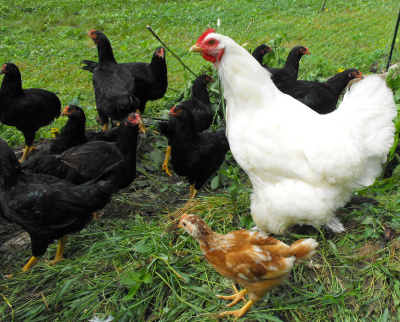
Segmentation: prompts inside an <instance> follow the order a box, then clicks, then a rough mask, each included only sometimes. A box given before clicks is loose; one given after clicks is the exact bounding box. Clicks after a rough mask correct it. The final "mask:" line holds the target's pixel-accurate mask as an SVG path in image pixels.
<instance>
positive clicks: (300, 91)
mask: <svg viewBox="0 0 400 322" xmlns="http://www.w3.org/2000/svg"><path fill="white" fill-rule="evenodd" d="M362 77H363V76H362V73H361V72H360V71H359V70H357V69H346V70H345V71H343V72H341V73H338V74H336V75H335V76H333V77H331V78H329V79H328V80H327V81H326V82H324V83H321V82H315V81H305V80H298V81H286V82H282V83H279V84H277V86H276V87H278V89H279V90H280V91H281V92H283V93H285V94H288V95H290V96H292V97H294V98H295V99H297V100H298V101H300V102H302V103H303V104H305V105H307V106H308V107H309V108H311V109H313V110H314V111H315V112H317V113H319V114H328V113H331V112H333V111H334V110H336V106H337V102H338V100H339V97H340V95H341V94H342V91H343V90H344V88H345V87H346V85H347V84H348V82H349V81H350V80H352V79H354V78H362Z"/></svg>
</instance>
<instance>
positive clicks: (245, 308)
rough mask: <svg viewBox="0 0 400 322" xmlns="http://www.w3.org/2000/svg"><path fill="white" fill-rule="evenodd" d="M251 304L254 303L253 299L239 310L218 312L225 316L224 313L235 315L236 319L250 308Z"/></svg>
mask: <svg viewBox="0 0 400 322" xmlns="http://www.w3.org/2000/svg"><path fill="white" fill-rule="evenodd" d="M253 304H254V301H252V300H249V301H248V302H247V303H246V304H245V305H244V306H243V307H242V308H241V309H240V310H236V311H226V312H223V313H221V314H219V316H220V317H222V316H225V315H235V316H236V319H239V318H241V317H242V316H243V315H245V314H246V313H247V312H248V311H249V310H250V308H251V306H252V305H253ZM236 319H235V320H236Z"/></svg>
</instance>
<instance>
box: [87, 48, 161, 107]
mask: <svg viewBox="0 0 400 322" xmlns="http://www.w3.org/2000/svg"><path fill="white" fill-rule="evenodd" d="M82 63H83V64H85V65H86V66H83V67H82V69H84V70H88V71H89V72H91V73H93V72H94V70H95V69H96V68H97V65H98V63H97V62H95V61H91V60H84V61H82ZM120 65H121V66H123V67H125V68H127V69H128V70H129V72H130V73H131V74H132V76H133V78H134V82H135V87H136V89H135V96H136V97H137V98H138V99H139V101H140V106H139V112H140V114H143V112H144V109H145V107H146V103H147V102H148V101H155V100H158V99H160V98H162V97H163V96H164V94H165V92H166V91H167V87H168V77H167V63H166V60H165V48H164V47H158V48H157V49H156V50H155V51H154V54H153V58H152V59H151V62H150V63H146V62H132V63H122V64H120Z"/></svg>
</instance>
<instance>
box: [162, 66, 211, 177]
mask: <svg viewBox="0 0 400 322" xmlns="http://www.w3.org/2000/svg"><path fill="white" fill-rule="evenodd" d="M213 82H214V79H213V78H212V77H211V76H209V75H206V74H203V75H201V76H199V77H197V78H196V79H195V80H194V82H193V85H192V97H191V98H189V99H187V100H185V101H183V102H181V103H179V107H185V108H187V109H188V110H190V112H191V113H192V115H193V117H194V120H195V123H196V131H197V132H203V131H205V130H206V129H208V128H209V127H210V126H211V124H212V122H213V110H212V107H211V101H210V95H209V94H208V91H207V85H208V84H210V83H213ZM170 156H171V146H170V144H169V143H168V146H167V152H166V155H165V160H164V163H163V165H162V169H163V170H164V171H165V172H166V173H167V174H168V175H169V176H171V172H170V171H169V169H168V160H169V158H170Z"/></svg>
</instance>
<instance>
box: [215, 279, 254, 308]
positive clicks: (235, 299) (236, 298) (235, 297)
mask: <svg viewBox="0 0 400 322" xmlns="http://www.w3.org/2000/svg"><path fill="white" fill-rule="evenodd" d="M232 287H233V290H234V291H235V294H233V295H229V296H224V295H217V297H218V298H220V299H224V300H233V301H232V302H231V303H229V304H227V305H226V306H227V307H231V306H233V305H235V304H236V303H237V302H239V301H240V300H243V301H244V302H245V303H247V300H246V298H245V297H244V296H245V295H246V294H247V290H246V289H243V290H242V291H240V292H238V290H237V288H236V286H235V284H232Z"/></svg>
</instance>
